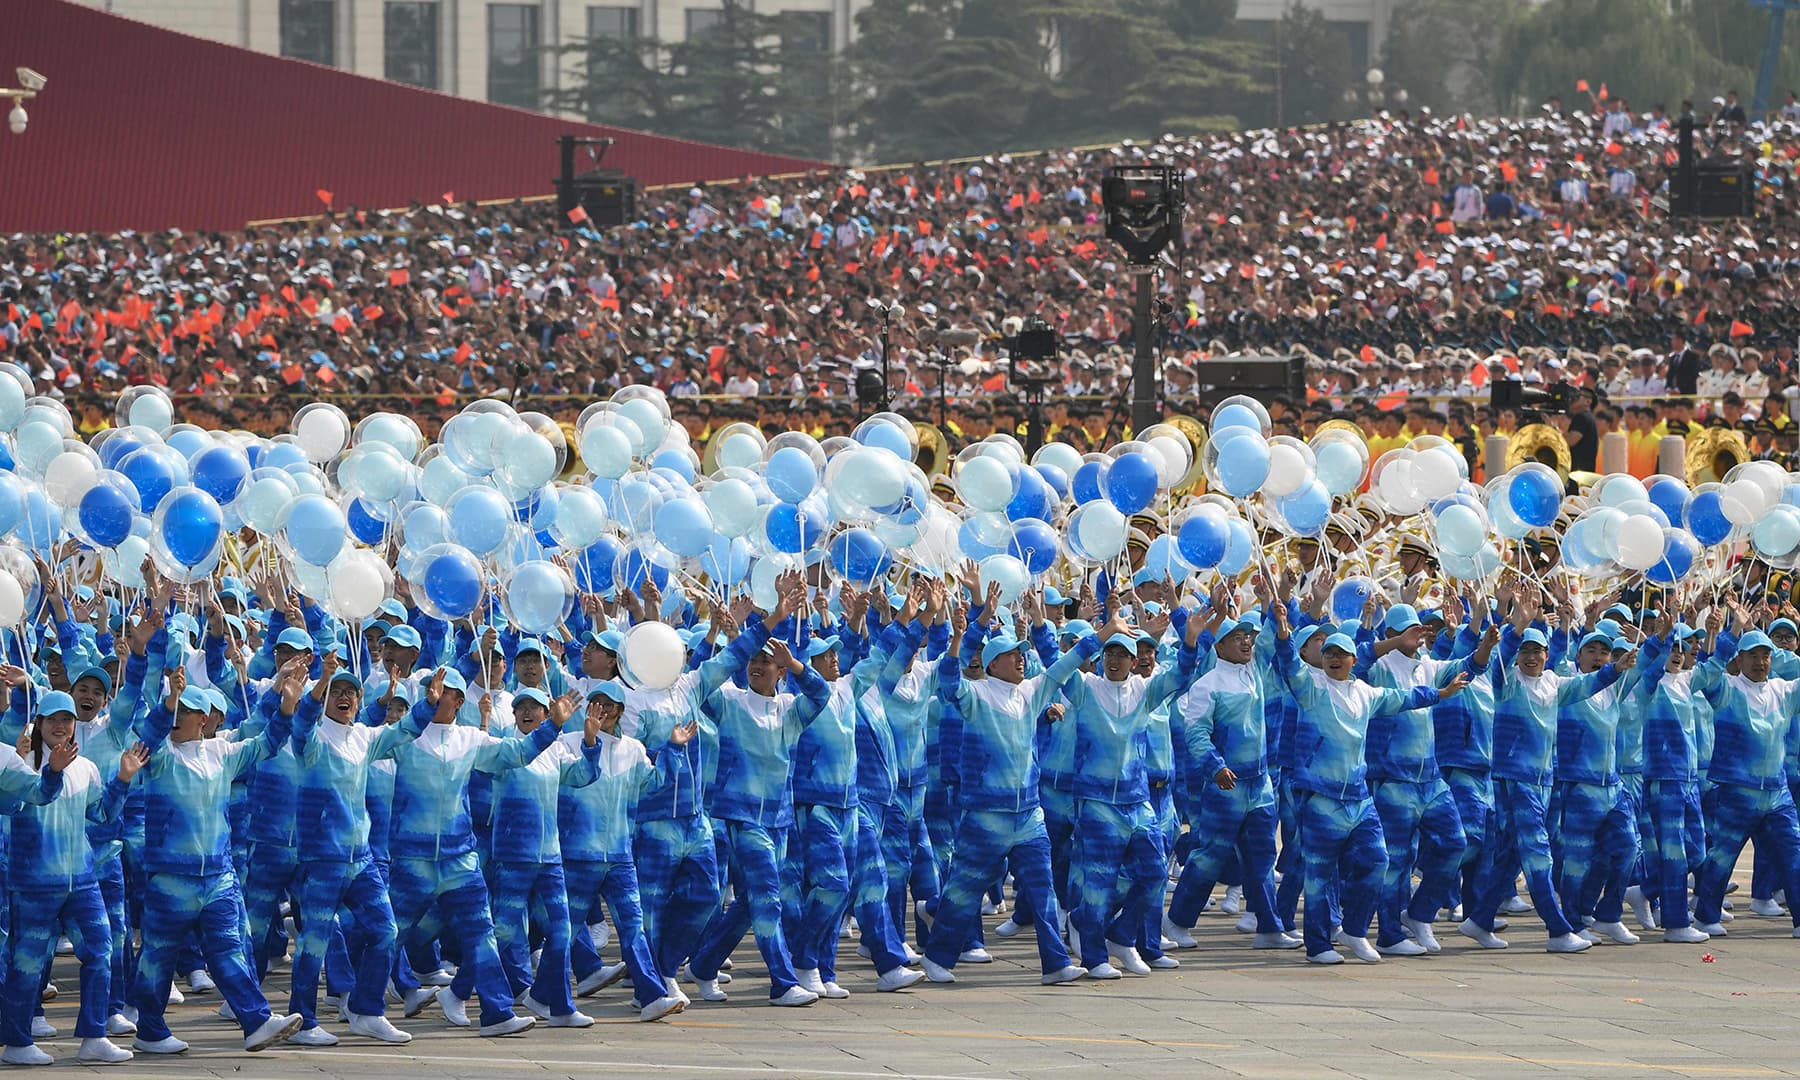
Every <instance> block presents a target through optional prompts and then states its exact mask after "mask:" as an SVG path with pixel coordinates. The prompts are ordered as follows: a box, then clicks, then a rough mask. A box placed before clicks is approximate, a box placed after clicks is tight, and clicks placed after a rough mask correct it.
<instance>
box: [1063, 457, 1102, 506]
mask: <svg viewBox="0 0 1800 1080" xmlns="http://www.w3.org/2000/svg"><path fill="white" fill-rule="evenodd" d="M1111 466H1112V462H1111V461H1084V462H1082V463H1081V468H1079V469H1076V470H1075V475H1074V477H1073V478H1072V479H1070V481H1069V490H1070V491H1073V492H1074V493H1075V503H1076V505H1077V506H1080V505H1084V504H1086V503H1091V502H1093V501H1094V500H1095V499H1103V498H1105V497H1106V474H1107V471H1108V470H1109V469H1110V468H1111Z"/></svg>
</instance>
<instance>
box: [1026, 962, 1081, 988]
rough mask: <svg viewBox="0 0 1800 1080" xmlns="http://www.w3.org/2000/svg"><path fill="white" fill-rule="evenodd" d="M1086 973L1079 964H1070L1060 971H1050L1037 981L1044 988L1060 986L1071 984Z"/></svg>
mask: <svg viewBox="0 0 1800 1080" xmlns="http://www.w3.org/2000/svg"><path fill="white" fill-rule="evenodd" d="M1087 973H1088V969H1087V968H1084V967H1082V966H1081V965H1080V964H1070V965H1069V966H1068V967H1066V968H1063V969H1062V970H1061V971H1052V972H1051V973H1050V974H1048V975H1046V976H1044V977H1043V978H1041V979H1039V980H1038V981H1039V982H1040V983H1043V984H1044V985H1045V986H1060V985H1062V984H1063V983H1072V982H1074V981H1075V980H1077V979H1080V978H1082V977H1084V976H1085V975H1087Z"/></svg>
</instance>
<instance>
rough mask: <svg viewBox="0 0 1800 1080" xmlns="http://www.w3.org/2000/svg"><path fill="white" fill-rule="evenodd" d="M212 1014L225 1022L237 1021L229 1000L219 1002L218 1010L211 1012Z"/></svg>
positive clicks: (232, 1022)
mask: <svg viewBox="0 0 1800 1080" xmlns="http://www.w3.org/2000/svg"><path fill="white" fill-rule="evenodd" d="M213 1015H214V1016H216V1017H218V1018H219V1019H221V1020H223V1021H225V1022H226V1023H230V1024H235V1023H237V1013H234V1012H232V1011H231V1002H229V1001H221V1002H219V1008H218V1011H217V1012H215V1013H213Z"/></svg>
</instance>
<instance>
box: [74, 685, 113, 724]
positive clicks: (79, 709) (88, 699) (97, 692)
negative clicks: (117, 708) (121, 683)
mask: <svg viewBox="0 0 1800 1080" xmlns="http://www.w3.org/2000/svg"><path fill="white" fill-rule="evenodd" d="M69 696H70V697H72V698H74V699H75V713H76V715H77V716H78V717H79V718H80V719H82V720H92V719H93V718H94V716H95V715H96V714H98V713H99V712H100V709H101V707H102V706H103V705H105V704H106V688H105V687H103V686H101V685H100V680H99V679H93V678H84V679H77V680H76V682H75V685H74V686H71V687H70V688H69Z"/></svg>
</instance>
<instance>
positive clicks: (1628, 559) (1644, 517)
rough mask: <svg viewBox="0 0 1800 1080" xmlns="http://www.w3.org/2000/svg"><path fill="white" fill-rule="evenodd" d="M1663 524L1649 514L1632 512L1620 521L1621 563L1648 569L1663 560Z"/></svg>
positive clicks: (1632, 567)
mask: <svg viewBox="0 0 1800 1080" xmlns="http://www.w3.org/2000/svg"><path fill="white" fill-rule="evenodd" d="M1662 555H1663V533H1662V526H1661V525H1658V524H1657V523H1656V519H1655V518H1653V517H1651V516H1650V515H1648V514H1632V515H1630V516H1629V517H1627V518H1626V519H1625V520H1624V521H1622V522H1620V523H1619V565H1620V566H1623V567H1625V569H1627V570H1648V569H1650V568H1651V567H1652V566H1655V565H1656V564H1657V563H1658V562H1660V561H1661V560H1662Z"/></svg>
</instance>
